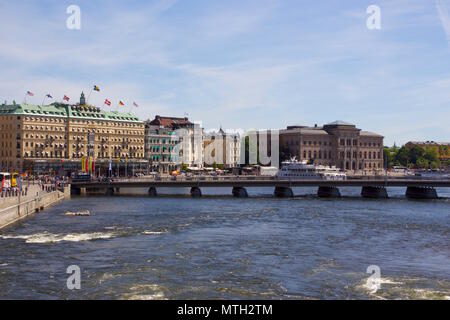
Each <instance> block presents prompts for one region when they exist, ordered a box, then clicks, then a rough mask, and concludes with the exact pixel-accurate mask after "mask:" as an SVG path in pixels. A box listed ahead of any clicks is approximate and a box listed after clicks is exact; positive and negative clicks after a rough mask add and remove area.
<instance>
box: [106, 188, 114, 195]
mask: <svg viewBox="0 0 450 320" xmlns="http://www.w3.org/2000/svg"><path fill="white" fill-rule="evenodd" d="M106 195H107V196H113V195H114V188H107V189H106Z"/></svg>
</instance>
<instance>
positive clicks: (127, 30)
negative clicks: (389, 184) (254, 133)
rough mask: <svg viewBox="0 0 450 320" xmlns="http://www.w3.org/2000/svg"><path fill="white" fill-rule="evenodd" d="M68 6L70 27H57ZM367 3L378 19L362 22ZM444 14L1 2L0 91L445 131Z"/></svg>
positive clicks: (260, 1)
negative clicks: (372, 24) (73, 25)
mask: <svg viewBox="0 0 450 320" xmlns="http://www.w3.org/2000/svg"><path fill="white" fill-rule="evenodd" d="M71 4H76V5H79V6H80V8H81V30H68V29H67V28H66V20H67V18H68V16H69V15H68V14H66V8H67V7H68V6H69V5H71ZM372 4H375V5H378V6H379V7H380V8H381V19H382V20H381V30H368V29H367V27H366V19H367V17H368V15H367V14H366V9H367V7H368V6H369V5H372ZM447 8H448V9H447ZM449 12H450V0H408V1H406V0H388V1H381V0H371V1H365V0H359V1H353V0H352V1H348V0H340V1H337V0H327V1H303V0H292V1H291V0H286V1H282V0H257V1H246V0H240V1H234V0H227V1H224V0H220V1H217V0H204V1H200V0H178V1H177V0H158V1H143V0H142V1H136V0H135V1H95V0H91V1H45V0H44V1H20V0H19V1H14V2H13V1H4V0H1V1H0V19H1V21H2V23H1V27H0V43H1V50H0V70H1V77H0V100H1V101H4V100H7V101H9V102H10V101H12V100H13V99H15V100H16V101H18V102H20V101H22V100H23V97H24V93H25V92H26V91H27V90H31V91H33V92H34V93H35V97H30V98H29V99H28V101H29V102H32V103H36V104H40V103H41V102H42V97H43V96H44V95H45V94H46V93H51V94H52V95H53V96H54V97H56V98H58V99H61V97H62V96H63V95H64V94H66V95H69V96H70V97H71V98H72V100H75V99H78V97H79V94H80V92H81V91H82V90H84V91H85V92H89V90H90V87H91V86H92V85H94V84H97V85H99V86H100V88H101V89H102V90H101V92H100V93H93V94H92V96H91V99H90V103H93V104H98V105H101V104H102V103H103V101H104V99H105V98H108V99H109V100H111V101H112V102H113V103H114V104H117V102H118V100H122V101H125V102H126V103H127V104H128V105H131V104H132V103H133V101H136V102H137V103H139V105H140V107H139V108H138V109H135V110H134V112H135V113H136V114H137V115H138V116H139V117H141V118H142V119H147V118H152V117H154V116H155V115H156V114H160V115H173V116H183V115H184V114H185V113H188V114H189V117H190V118H191V119H193V120H196V121H201V122H202V123H203V125H204V126H205V127H206V128H216V127H218V126H220V125H222V126H223V127H224V128H229V129H252V128H257V129H263V128H284V127H286V126H287V125H293V124H306V125H314V124H315V123H317V124H319V125H320V124H324V123H327V122H331V121H334V120H345V121H349V122H353V123H355V124H357V125H358V127H360V128H362V129H364V130H369V131H374V132H377V133H380V134H383V135H384V136H385V137H386V144H393V142H394V141H395V142H397V144H400V143H404V142H407V141H409V140H436V141H449V140H450V126H449V120H450V108H449V106H450V46H449V44H450V22H449V21H450V19H449ZM113 109H115V107H114V108H113ZM126 110H128V108H126Z"/></svg>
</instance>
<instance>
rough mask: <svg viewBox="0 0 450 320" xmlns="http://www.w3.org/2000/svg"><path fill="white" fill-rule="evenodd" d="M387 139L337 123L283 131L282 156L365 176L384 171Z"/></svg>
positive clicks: (352, 125)
mask: <svg viewBox="0 0 450 320" xmlns="http://www.w3.org/2000/svg"><path fill="white" fill-rule="evenodd" d="M383 138H384V137H383V136H381V135H379V134H376V133H372V132H368V131H362V130H361V129H358V128H357V127H356V126H355V125H354V124H351V123H347V122H343V121H335V122H332V123H328V124H325V125H324V126H322V127H319V126H317V125H316V126H314V127H307V126H290V127H287V129H286V130H281V131H280V153H281V154H282V156H283V157H284V158H285V159H288V158H289V157H296V158H297V160H307V161H309V162H311V163H315V164H321V165H326V166H336V167H338V168H341V169H342V170H348V171H354V172H364V171H366V172H367V171H373V172H375V171H379V170H383V168H384V161H383Z"/></svg>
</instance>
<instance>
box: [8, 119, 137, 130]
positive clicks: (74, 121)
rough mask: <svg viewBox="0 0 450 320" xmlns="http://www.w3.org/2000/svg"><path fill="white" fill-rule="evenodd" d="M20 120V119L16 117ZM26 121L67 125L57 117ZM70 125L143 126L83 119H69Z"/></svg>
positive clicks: (65, 120) (64, 120)
mask: <svg viewBox="0 0 450 320" xmlns="http://www.w3.org/2000/svg"><path fill="white" fill-rule="evenodd" d="M17 119H18V120H20V117H17ZM25 120H26V121H36V122H53V123H67V118H58V117H25ZM70 120H71V121H70V122H72V123H80V124H99V123H101V125H103V126H104V125H106V126H114V127H136V128H144V125H143V124H137V123H130V122H109V121H108V122H103V121H101V122H99V121H93V120H83V119H70Z"/></svg>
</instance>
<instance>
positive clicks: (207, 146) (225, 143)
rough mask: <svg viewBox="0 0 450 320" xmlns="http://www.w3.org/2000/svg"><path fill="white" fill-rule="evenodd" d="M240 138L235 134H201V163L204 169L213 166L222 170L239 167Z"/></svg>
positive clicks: (222, 132) (220, 130) (221, 132)
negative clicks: (219, 166) (220, 166)
mask: <svg viewBox="0 0 450 320" xmlns="http://www.w3.org/2000/svg"><path fill="white" fill-rule="evenodd" d="M240 156H241V138H240V136H239V134H237V133H226V132H225V131H223V130H222V128H220V129H219V131H218V132H208V133H206V132H204V133H203V163H204V165H205V166H206V167H211V166H213V165H214V163H215V164H217V165H223V167H224V168H235V167H238V166H239V165H240V160H241V158H240Z"/></svg>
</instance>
